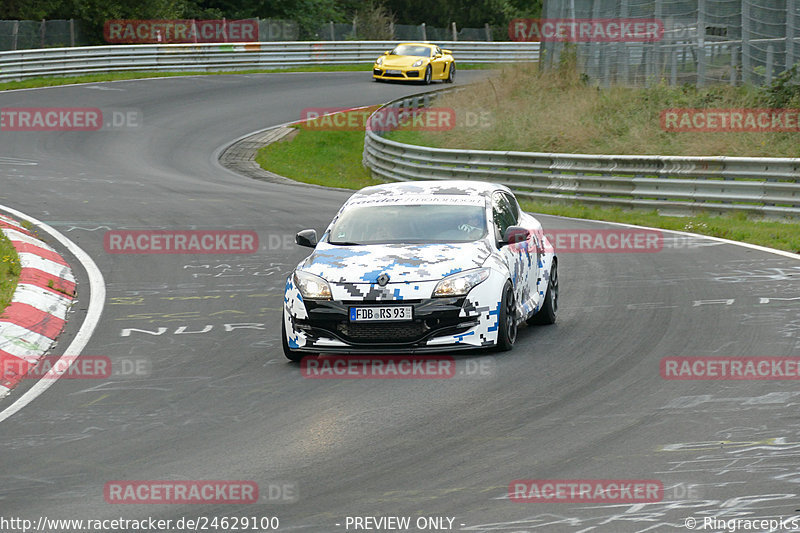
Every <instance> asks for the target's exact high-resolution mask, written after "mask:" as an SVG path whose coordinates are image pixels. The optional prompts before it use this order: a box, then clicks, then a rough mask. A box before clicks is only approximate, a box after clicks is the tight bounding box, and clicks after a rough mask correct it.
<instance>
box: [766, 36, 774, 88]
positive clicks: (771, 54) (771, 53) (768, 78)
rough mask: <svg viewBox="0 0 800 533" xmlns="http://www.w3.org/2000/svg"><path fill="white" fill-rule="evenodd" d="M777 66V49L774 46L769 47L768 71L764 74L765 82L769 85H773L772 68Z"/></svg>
mask: <svg viewBox="0 0 800 533" xmlns="http://www.w3.org/2000/svg"><path fill="white" fill-rule="evenodd" d="M774 64H775V47H774V46H773V45H769V46H767V70H766V73H765V74H764V81H765V82H766V84H767V85H769V84H770V83H772V67H773V65H774Z"/></svg>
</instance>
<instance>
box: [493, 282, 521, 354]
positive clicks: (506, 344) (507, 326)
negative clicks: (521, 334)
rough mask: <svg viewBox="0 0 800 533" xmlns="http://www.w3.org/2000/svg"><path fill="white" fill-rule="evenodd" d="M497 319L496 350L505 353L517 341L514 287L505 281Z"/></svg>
mask: <svg viewBox="0 0 800 533" xmlns="http://www.w3.org/2000/svg"><path fill="white" fill-rule="evenodd" d="M498 314H499V316H498V317H497V349H498V350H500V351H501V352H507V351H508V350H510V349H511V348H513V347H514V342H515V341H516V340H517V320H516V317H517V313H516V304H515V302H514V287H513V286H512V285H511V282H510V281H506V284H505V286H504V287H503V298H502V299H501V300H500V309H499V312H498Z"/></svg>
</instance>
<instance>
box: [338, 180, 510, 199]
mask: <svg viewBox="0 0 800 533" xmlns="http://www.w3.org/2000/svg"><path fill="white" fill-rule="evenodd" d="M498 190H500V191H504V192H509V193H510V192H511V191H510V190H509V189H508V187H506V186H505V185H499V184H497V183H490V182H487V181H471V180H430V181H401V182H395V183H383V184H381V185H372V186H369V187H365V188H363V189H361V190H359V191H357V192H356V193H355V194H354V195H353V196H351V197H350V199H351V200H352V199H355V198H364V197H369V196H374V195H380V196H409V195H414V194H424V195H437V194H441V195H450V196H457V195H468V196H484V197H487V196H490V195H491V194H492V193H493V192H495V191H498Z"/></svg>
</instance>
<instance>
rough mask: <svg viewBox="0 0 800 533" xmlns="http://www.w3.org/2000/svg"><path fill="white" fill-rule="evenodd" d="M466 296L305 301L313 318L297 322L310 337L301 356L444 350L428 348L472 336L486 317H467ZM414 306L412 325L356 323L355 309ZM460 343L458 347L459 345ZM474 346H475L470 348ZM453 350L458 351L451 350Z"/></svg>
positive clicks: (298, 330)
mask: <svg viewBox="0 0 800 533" xmlns="http://www.w3.org/2000/svg"><path fill="white" fill-rule="evenodd" d="M465 301H466V297H460V298H429V299H424V300H402V301H396V302H386V301H383V302H363V301H352V302H346V301H345V302H341V301H308V300H307V301H305V302H304V303H305V308H306V314H307V316H306V317H305V318H296V319H295V320H293V321H292V322H293V323H292V324H291V326H292V330H293V331H294V332H296V333H299V334H301V335H302V336H303V337H305V341H306V342H305V345H304V346H302V347H298V349H299V350H300V351H311V352H318V351H320V350H321V349H323V350H324V351H325V352H326V353H351V352H365V351H368V352H372V353H374V352H376V351H381V350H383V351H386V352H387V353H388V352H391V353H398V352H422V351H435V350H437V349H441V348H439V347H437V346H435V345H434V346H430V345H429V344H428V343H429V342H430V341H431V340H432V339H434V338H440V337H452V338H453V339H454V340H457V337H459V336H462V335H465V334H467V335H468V334H469V331H470V330H471V329H473V328H475V327H477V326H478V325H479V323H480V316H479V315H478V316H462V315H463V314H464V313H463V310H464V304H465ZM376 305H381V306H385V305H404V306H408V305H410V306H411V307H412V309H413V312H412V319H411V320H408V321H394V322H392V321H381V322H351V321H350V319H349V316H350V307H354V306H358V307H369V306H376ZM454 344H457V342H454ZM465 347H474V346H469V345H467V346H465ZM448 348H452V345H451V346H448Z"/></svg>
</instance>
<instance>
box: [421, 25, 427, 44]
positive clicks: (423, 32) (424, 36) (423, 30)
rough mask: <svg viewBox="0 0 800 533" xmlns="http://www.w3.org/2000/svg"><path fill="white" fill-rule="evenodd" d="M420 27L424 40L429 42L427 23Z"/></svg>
mask: <svg viewBox="0 0 800 533" xmlns="http://www.w3.org/2000/svg"><path fill="white" fill-rule="evenodd" d="M419 27H420V29H421V30H422V40H423V41H427V40H428V32H427V31H425V23H424V22H423V23H422V24H420V25H419Z"/></svg>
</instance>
